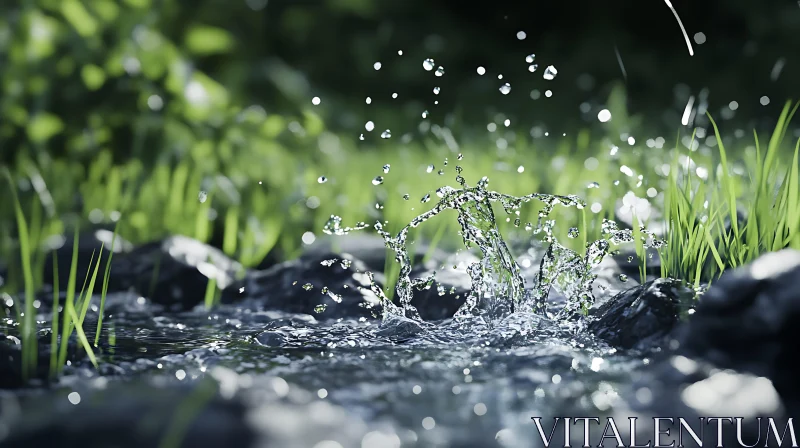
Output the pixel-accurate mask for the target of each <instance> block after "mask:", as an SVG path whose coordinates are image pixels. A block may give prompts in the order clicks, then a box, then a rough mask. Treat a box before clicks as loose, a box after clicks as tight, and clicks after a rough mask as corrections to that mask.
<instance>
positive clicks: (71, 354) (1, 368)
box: [0, 333, 85, 389]
mask: <svg viewBox="0 0 800 448" xmlns="http://www.w3.org/2000/svg"><path fill="white" fill-rule="evenodd" d="M38 348H39V352H38V357H37V362H36V369H35V370H34V371H33V372H31V373H30V376H29V377H28V383H27V384H26V382H25V381H24V379H23V376H22V344H21V342H20V340H19V338H17V337H16V336H12V335H5V334H2V333H0V389H17V388H21V387H24V386H26V385H31V386H35V385H41V384H42V383H46V382H48V381H49V374H50V372H49V367H50V337H49V336H40V337H39V345H38ZM84 358H85V355H84V354H83V352H81V353H80V354H78V350H77V344H76V343H75V341H74V340H72V339H71V340H70V341H69V342H68V343H67V359H68V360H70V361H71V362H72V363H77V362H79V361H81V360H83V359H84Z"/></svg>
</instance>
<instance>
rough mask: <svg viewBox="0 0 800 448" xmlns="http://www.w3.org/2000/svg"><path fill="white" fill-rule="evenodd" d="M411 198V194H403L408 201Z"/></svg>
mask: <svg viewBox="0 0 800 448" xmlns="http://www.w3.org/2000/svg"><path fill="white" fill-rule="evenodd" d="M410 198H411V196H409V194H408V193H406V194H404V195H403V199H405V200H406V201H407V200H409V199H410Z"/></svg>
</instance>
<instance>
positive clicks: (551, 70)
mask: <svg viewBox="0 0 800 448" xmlns="http://www.w3.org/2000/svg"><path fill="white" fill-rule="evenodd" d="M557 74H558V70H556V68H555V67H553V66H552V65H548V66H547V68H546V69H544V75H542V77H543V78H544V79H546V80H548V81H552V80H553V79H555V78H556V75H557Z"/></svg>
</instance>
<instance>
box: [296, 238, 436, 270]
mask: <svg viewBox="0 0 800 448" xmlns="http://www.w3.org/2000/svg"><path fill="white" fill-rule="evenodd" d="M412 249H413V254H414V256H413V257H412V260H411V261H412V264H413V265H414V269H415V270H418V269H422V270H430V269H433V267H434V266H435V265H436V262H437V261H439V262H441V261H442V260H444V259H446V258H447V253H446V252H444V251H442V250H441V249H438V248H437V249H434V252H433V254H432V256H431V257H430V261H429V262H428V263H423V258H424V257H425V255H426V254H427V253H428V251H429V250H430V245H428V244H427V243H424V242H417V243H412V246H411V247H409V250H410V251H411V250H412ZM387 251H388V249H387V247H386V243H385V242H384V241H383V238H381V237H380V236H377V235H370V234H363V235H362V234H350V235H342V236H324V237H321V238H318V239H317V240H315V241H314V243H313V244H311V245H310V246H309V247H308V248H307V249H306V250H305V255H307V256H310V257H320V256H323V255H327V254H330V253H337V254H342V256H348V257H350V258H354V259H358V260H361V261H362V262H363V263H364V264H365V265H366V266H367V268H368V269H369V270H371V271H373V272H383V270H384V264H385V261H386V254H387ZM389 253H390V255H391V256H394V254H392V253H391V252H389Z"/></svg>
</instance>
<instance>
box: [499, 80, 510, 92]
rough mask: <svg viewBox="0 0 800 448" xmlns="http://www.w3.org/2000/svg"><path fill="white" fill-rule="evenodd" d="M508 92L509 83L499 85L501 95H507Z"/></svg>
mask: <svg viewBox="0 0 800 448" xmlns="http://www.w3.org/2000/svg"><path fill="white" fill-rule="evenodd" d="M510 92H511V84H509V83H505V84H503V85H502V86H500V93H502V94H503V95H508V94H509V93H510Z"/></svg>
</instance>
